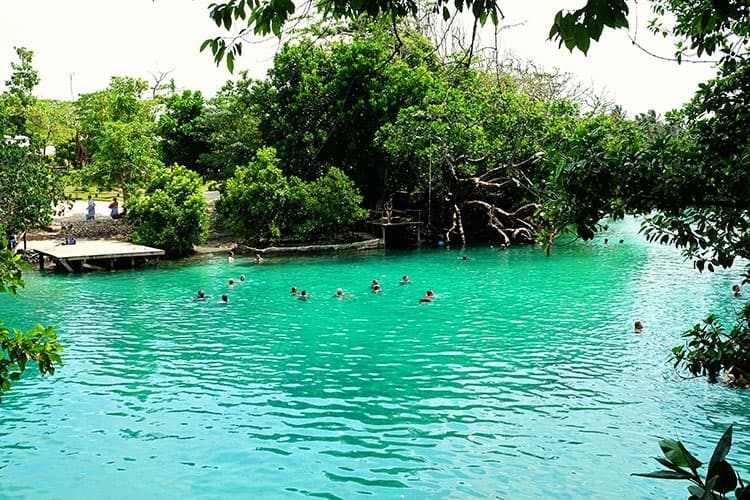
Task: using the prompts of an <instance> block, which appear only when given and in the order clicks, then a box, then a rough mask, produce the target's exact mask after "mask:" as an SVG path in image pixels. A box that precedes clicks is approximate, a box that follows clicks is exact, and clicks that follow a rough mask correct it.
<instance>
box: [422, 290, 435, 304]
mask: <svg viewBox="0 0 750 500" xmlns="http://www.w3.org/2000/svg"><path fill="white" fill-rule="evenodd" d="M434 298H435V292H433V291H432V290H427V291H426V292H425V294H424V296H423V297H422V298H421V299H419V302H421V303H429V302H432V301H433V299H434Z"/></svg>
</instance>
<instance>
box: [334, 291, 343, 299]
mask: <svg viewBox="0 0 750 500" xmlns="http://www.w3.org/2000/svg"><path fill="white" fill-rule="evenodd" d="M334 297H336V298H337V299H343V298H344V289H343V288H337V289H336V295H334Z"/></svg>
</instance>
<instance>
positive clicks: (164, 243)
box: [127, 165, 209, 257]
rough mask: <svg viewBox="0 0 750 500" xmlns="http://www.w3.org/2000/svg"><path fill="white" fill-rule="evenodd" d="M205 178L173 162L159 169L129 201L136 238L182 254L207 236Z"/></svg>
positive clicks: (172, 253) (130, 218)
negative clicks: (169, 165) (203, 179)
mask: <svg viewBox="0 0 750 500" xmlns="http://www.w3.org/2000/svg"><path fill="white" fill-rule="evenodd" d="M202 186H203V181H202V179H201V177H200V176H199V175H198V174H196V173H195V172H193V171H191V170H188V169H187V168H185V167H182V166H179V165H174V166H172V167H167V168H158V169H156V171H155V172H154V175H153V177H152V178H151V180H150V181H149V182H148V183H147V185H146V187H145V188H144V190H143V191H141V192H140V193H139V194H138V196H137V197H136V198H135V199H134V200H133V201H131V202H130V203H129V205H130V206H129V207H127V208H128V210H129V211H128V215H127V217H128V220H129V221H130V222H131V223H132V224H133V226H134V229H133V241H135V242H136V243H141V244H144V245H151V246H155V247H158V248H161V249H163V250H164V251H165V252H166V253H167V254H168V255H171V256H175V257H181V256H184V255H188V254H189V253H191V252H192V251H193V245H196V244H200V243H202V242H204V241H205V240H206V237H207V236H208V225H209V218H208V206H207V203H206V200H205V198H204V197H203V190H202Z"/></svg>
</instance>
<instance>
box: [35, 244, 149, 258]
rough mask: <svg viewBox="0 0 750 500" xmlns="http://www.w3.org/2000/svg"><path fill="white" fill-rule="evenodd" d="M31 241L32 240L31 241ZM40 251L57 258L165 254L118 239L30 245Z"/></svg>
mask: <svg viewBox="0 0 750 500" xmlns="http://www.w3.org/2000/svg"><path fill="white" fill-rule="evenodd" d="M29 243H31V242H29ZM29 247H30V248H33V249H34V250H36V251H37V252H38V253H40V254H43V255H45V256H47V257H51V258H53V259H56V260H66V261H68V262H70V261H76V260H89V259H92V260H94V259H118V258H123V257H157V256H162V255H164V250H161V249H159V248H153V247H147V246H145V245H136V244H134V243H129V242H127V241H116V240H78V242H77V243H76V244H75V245H63V244H61V243H58V244H54V245H49V244H45V245H29Z"/></svg>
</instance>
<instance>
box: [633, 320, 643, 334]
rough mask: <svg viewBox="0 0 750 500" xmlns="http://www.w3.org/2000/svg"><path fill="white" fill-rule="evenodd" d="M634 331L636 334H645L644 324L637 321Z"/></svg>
mask: <svg viewBox="0 0 750 500" xmlns="http://www.w3.org/2000/svg"><path fill="white" fill-rule="evenodd" d="M633 331H634V332H635V333H643V323H641V322H640V321H636V322H635V328H634V329H633Z"/></svg>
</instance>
